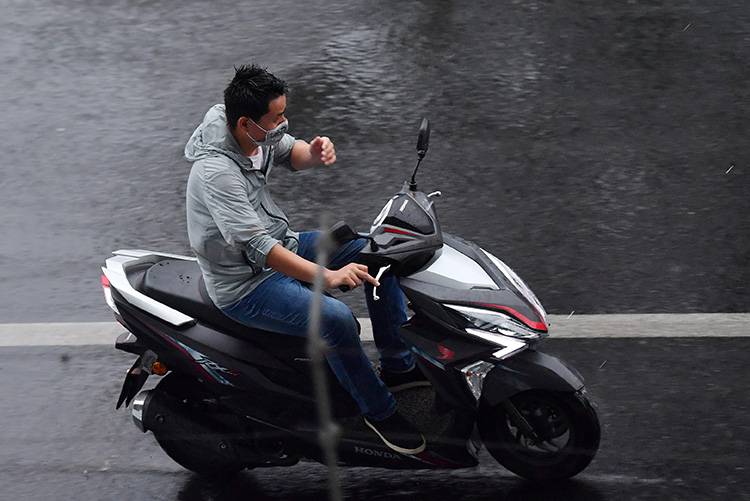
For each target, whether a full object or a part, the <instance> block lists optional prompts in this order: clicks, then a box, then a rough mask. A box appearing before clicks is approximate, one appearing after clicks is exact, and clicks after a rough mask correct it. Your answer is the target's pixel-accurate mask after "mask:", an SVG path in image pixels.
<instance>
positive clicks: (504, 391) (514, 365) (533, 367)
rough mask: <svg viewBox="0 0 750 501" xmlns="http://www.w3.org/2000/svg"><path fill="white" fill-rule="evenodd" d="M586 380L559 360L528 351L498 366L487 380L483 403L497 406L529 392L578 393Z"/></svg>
mask: <svg viewBox="0 0 750 501" xmlns="http://www.w3.org/2000/svg"><path fill="white" fill-rule="evenodd" d="M581 388H583V378H582V377H581V375H580V374H579V373H578V372H577V371H576V370H575V369H573V368H572V367H568V366H567V365H566V364H565V363H564V362H563V361H562V360H560V359H559V358H556V357H553V356H551V355H547V354H546V353H542V352H540V351H535V350H526V351H523V352H521V353H519V354H517V355H515V356H513V357H511V358H508V359H505V360H503V361H502V362H500V363H498V364H497V365H496V366H495V368H494V369H492V370H491V371H490V372H489V373H488V374H487V376H486V377H485V379H484V383H483V385H482V400H483V401H484V402H485V403H487V404H489V405H491V406H495V405H497V404H499V403H500V402H503V401H504V400H507V399H508V398H510V397H512V396H513V395H515V394H517V393H521V392H522V391H527V390H548V391H564V392H575V391H578V390H580V389H581Z"/></svg>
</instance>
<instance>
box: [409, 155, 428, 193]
mask: <svg viewBox="0 0 750 501" xmlns="http://www.w3.org/2000/svg"><path fill="white" fill-rule="evenodd" d="M425 153H426V152H425ZM417 155H418V159H417V166H416V167H414V172H413V173H412V175H411V181H409V190H411V191H417V180H416V178H417V169H419V164H420V163H422V159H423V158H424V153H423V152H421V151H420V152H419V153H417Z"/></svg>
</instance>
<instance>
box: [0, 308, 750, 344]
mask: <svg viewBox="0 0 750 501" xmlns="http://www.w3.org/2000/svg"><path fill="white" fill-rule="evenodd" d="M359 321H360V323H361V324H362V334H361V336H360V337H361V339H362V341H372V339H373V338H372V326H371V325H370V320H369V319H367V318H360V319H359ZM549 321H550V324H551V327H550V333H549V338H550V339H558V338H561V339H574V338H663V337H679V338H695V337H710V338H716V337H750V313H686V314H673V313H653V314H609V315H582V314H576V315H575V316H573V317H570V318H568V317H567V316H566V315H549ZM122 332H125V328H124V327H122V326H121V325H120V324H118V323H117V322H83V323H27V324H0V347H7V346H74V345H85V344H113V343H114V341H115V339H116V338H117V336H118V335H119V334H121V333H122Z"/></svg>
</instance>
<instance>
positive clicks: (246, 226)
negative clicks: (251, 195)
mask: <svg viewBox="0 0 750 501" xmlns="http://www.w3.org/2000/svg"><path fill="white" fill-rule="evenodd" d="M204 194H205V198H204V200H205V203H206V207H207V208H208V211H209V212H210V213H211V217H213V219H214V221H215V222H216V226H217V227H218V228H219V231H220V232H221V235H222V236H223V237H224V240H226V241H227V243H228V244H229V245H232V246H235V247H239V248H242V249H243V250H244V251H245V252H244V254H245V256H246V257H247V259H248V261H249V262H250V264H251V265H252V266H253V267H254V268H256V269H257V270H261V269H263V268H264V267H265V266H266V258H267V257H268V253H269V252H270V251H271V249H272V248H273V246H274V245H276V244H278V243H280V242H279V241H278V240H277V239H275V238H273V237H272V236H271V235H269V234H268V232H267V231H266V229H265V226H264V225H263V222H262V221H261V220H260V217H259V216H258V213H257V212H255V210H254V209H253V208H252V206H251V205H250V203H249V202H248V199H247V191H246V189H245V185H244V183H243V182H242V180H241V179H239V178H238V177H237V175H236V174H235V173H233V172H227V171H223V172H217V173H212V174H209V175H207V176H206V178H205V180H204Z"/></svg>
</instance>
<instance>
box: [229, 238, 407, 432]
mask: <svg viewBox="0 0 750 501" xmlns="http://www.w3.org/2000/svg"><path fill="white" fill-rule="evenodd" d="M319 237H320V233H319V232H317V231H310V232H303V233H300V239H299V250H298V251H297V253H298V254H299V255H300V256H302V257H304V258H305V259H307V260H309V261H315V250H316V244H317V241H318V238H319ZM366 244H367V240H364V239H358V240H354V241H352V242H349V243H347V244H345V245H342V246H341V247H339V248H338V249H337V250H336V252H334V253H333V255H332V256H331V259H330V262H329V263H328V267H330V268H333V269H338V268H341V267H343V266H344V265H347V264H349V263H351V262H353V261H354V259H355V258H356V257H357V255H358V254H359V251H360V250H362V248H363V247H364V246H365V245H366ZM364 289H365V294H366V296H367V308H368V309H369V311H370V320H371V321H372V329H373V336H374V338H375V345H376V346H377V348H378V351H380V360H381V365H382V367H383V368H384V369H386V370H389V371H393V372H404V371H408V370H410V369H411V368H412V367H414V356H413V355H412V353H411V351H410V350H409V347H408V346H407V345H406V344H405V342H404V340H403V339H402V338H401V335H400V334H399V333H398V329H399V326H400V325H401V324H403V323H404V322H405V321H406V319H407V317H406V301H405V299H404V295H403V293H402V292H401V289H400V287H399V285H398V279H397V278H396V277H395V276H393V275H390V274H386V275H384V276H383V277H382V278H381V280H380V287H379V288H378V295H379V296H380V297H381V299H380V301H374V300H373V298H372V286H371V285H370V284H366V285H365V286H364ZM312 298H313V291H312V290H311V289H310V288H309V287H308V286H307V285H305V284H303V283H302V282H300V281H298V280H295V279H294V278H291V277H289V276H287V275H284V274H282V273H278V272H277V273H274V274H273V275H271V276H270V277H269V278H267V279H266V280H264V281H263V282H262V283H261V284H260V285H259V286H258V287H256V288H255V289H254V290H253V291H252V292H250V293H249V294H248V295H246V296H245V297H243V298H242V299H240V300H239V301H238V302H237V303H235V304H233V305H232V306H230V307H228V308H226V309H224V310H223V311H224V314H226V315H227V316H229V317H231V318H233V319H234V320H237V321H238V322H240V323H243V324H245V325H248V326H250V327H254V328H257V329H263V330H266V331H271V332H278V333H279V334H287V335H292V336H307V327H308V316H309V311H310V303H311V301H312ZM322 299H323V300H322V308H321V326H320V335H321V337H322V338H323V340H324V341H325V342H326V344H327V345H328V347H329V349H328V350H327V352H326V359H327V360H328V364H329V365H330V366H331V369H332V370H333V373H334V374H335V375H336V378H337V379H338V380H339V382H340V383H341V385H342V386H343V387H344V388H345V389H346V390H347V391H348V392H349V394H351V396H352V397H353V398H354V400H355V402H357V405H358V406H359V408H360V411H361V412H362V414H364V415H365V416H368V417H370V418H372V419H374V420H380V419H385V418H386V417H388V416H390V415H391V414H393V412H394V411H395V409H396V401H395V400H394V398H393V395H391V393H390V392H389V391H388V388H386V386H385V385H384V384H383V382H382V381H381V380H380V379H379V378H378V376H377V375H376V374H375V372H374V371H373V369H372V366H371V365H370V361H369V360H368V358H367V356H366V355H365V353H364V351H363V350H362V344H361V343H360V340H359V335H358V330H357V324H356V320H355V318H354V315H353V314H352V311H351V310H350V309H349V307H348V306H346V305H345V304H344V303H342V302H341V301H339V300H338V299H335V298H332V297H330V296H326V295H323V298H322Z"/></svg>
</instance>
